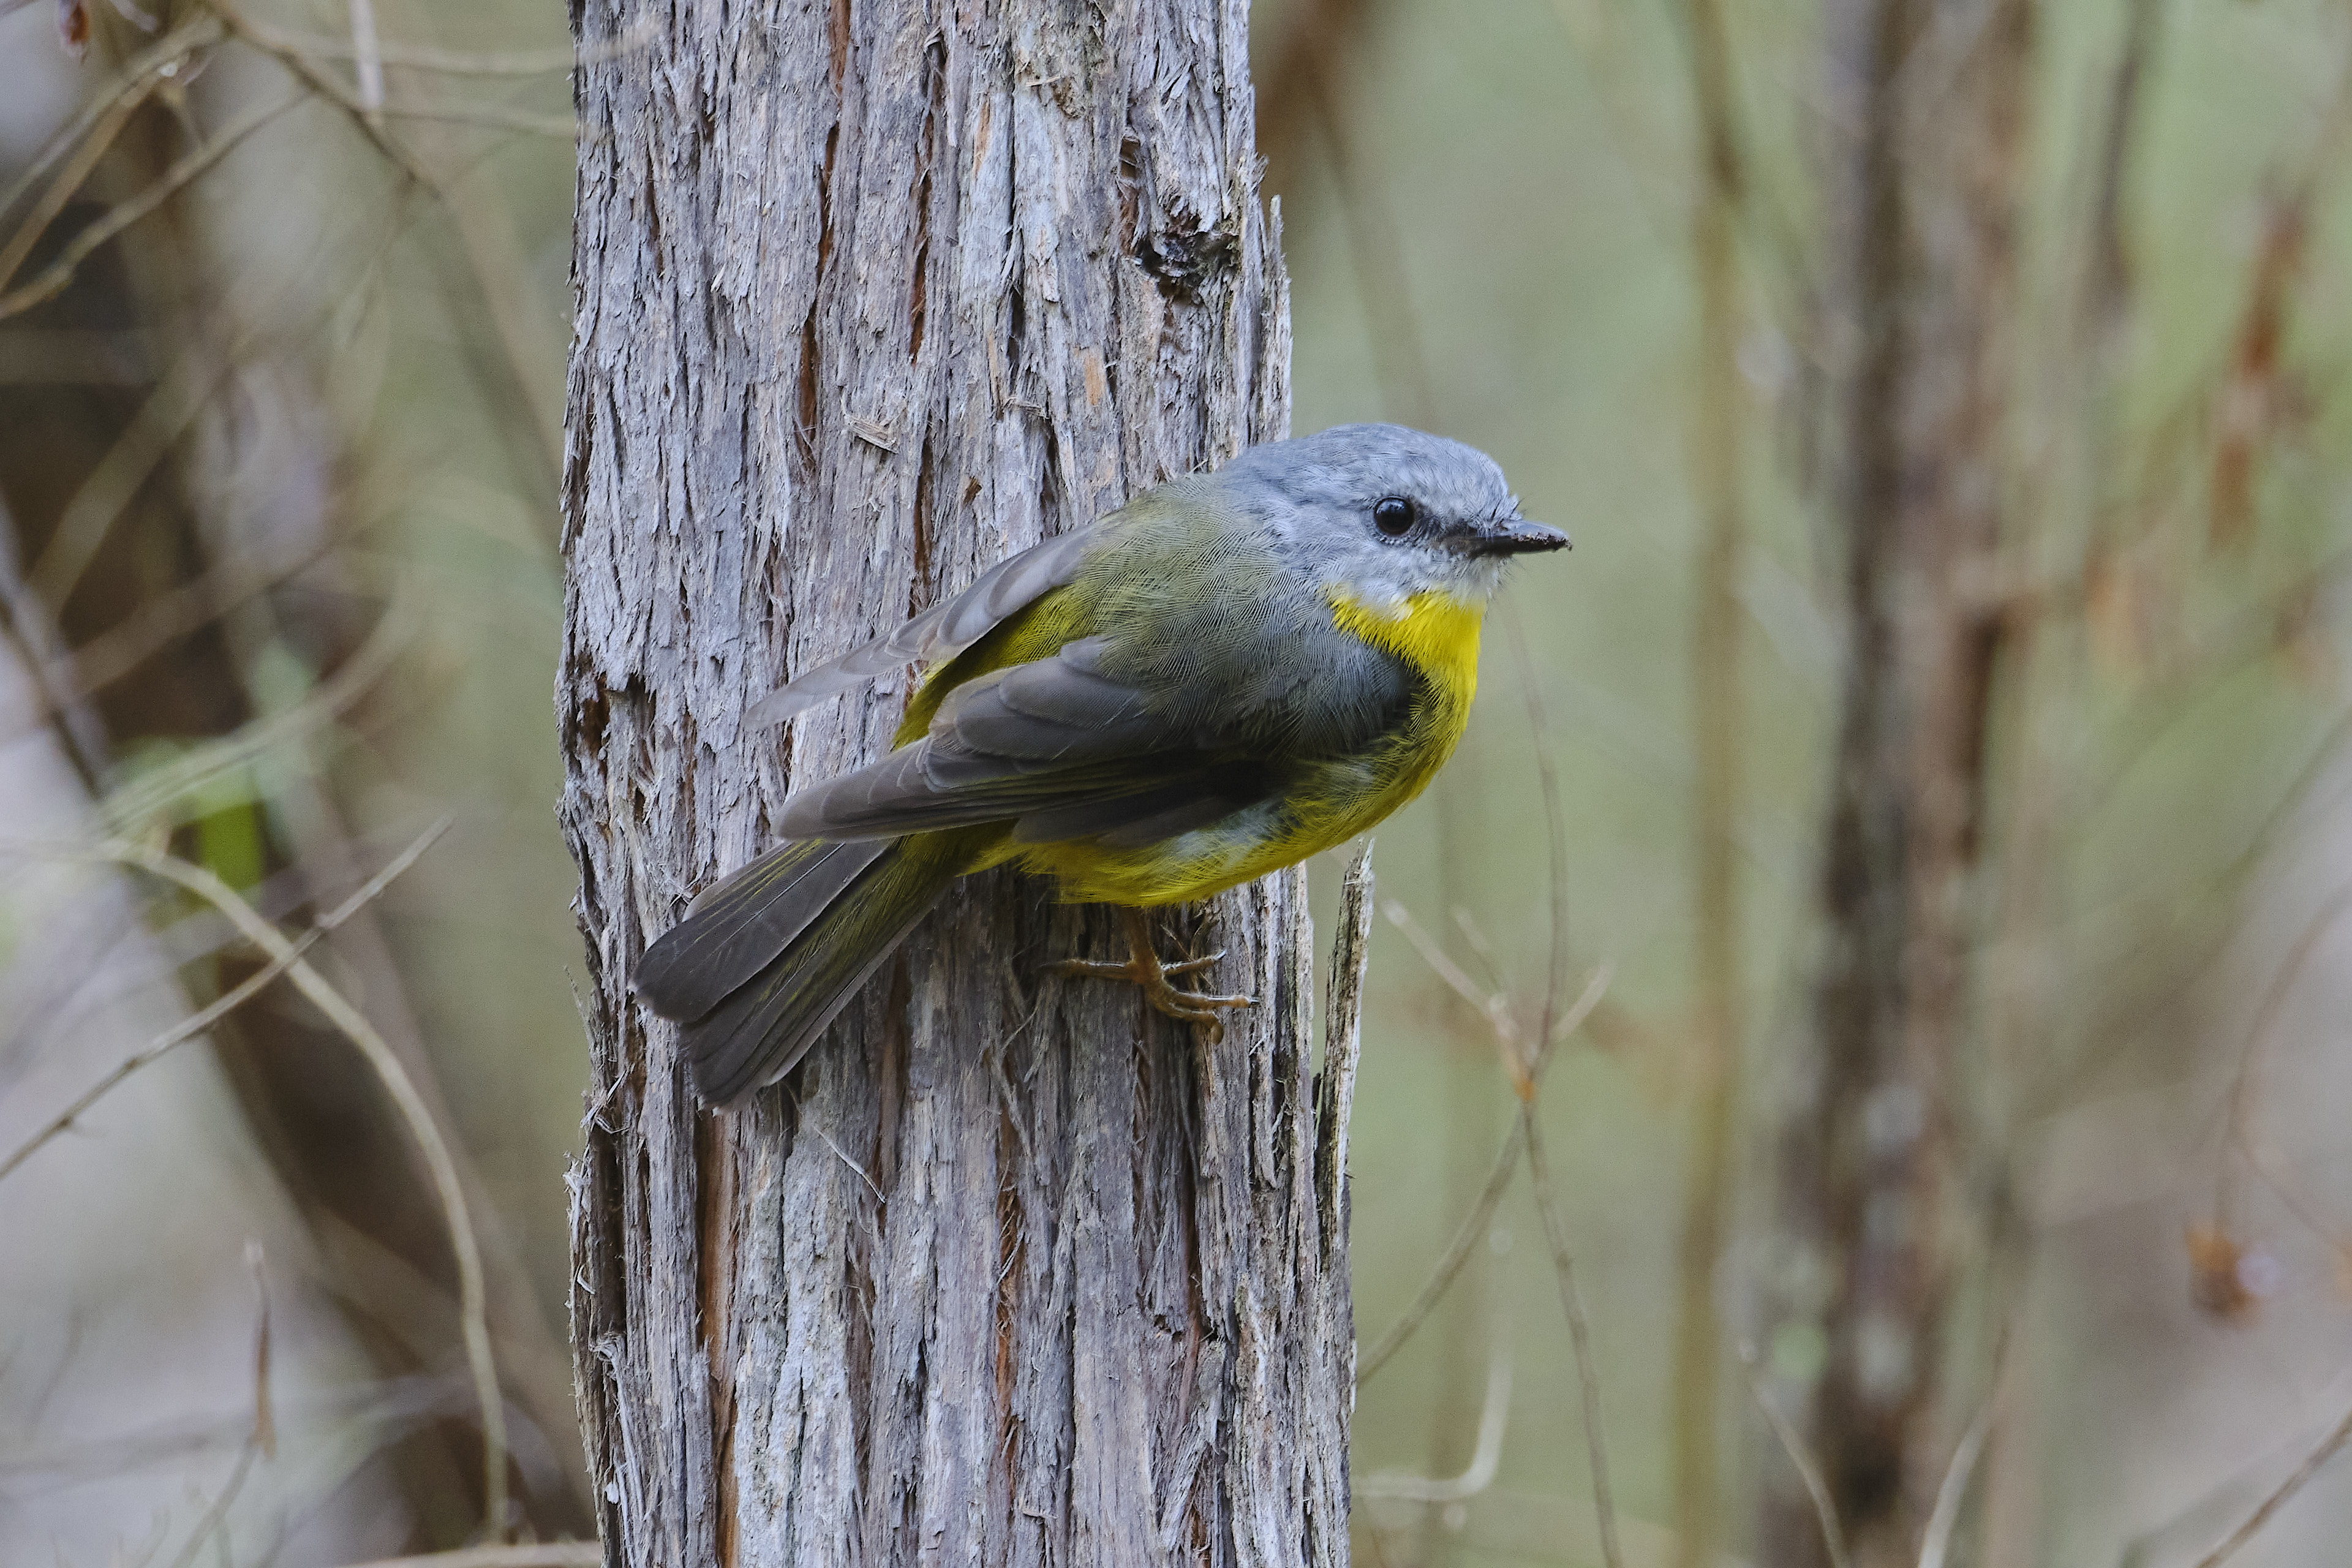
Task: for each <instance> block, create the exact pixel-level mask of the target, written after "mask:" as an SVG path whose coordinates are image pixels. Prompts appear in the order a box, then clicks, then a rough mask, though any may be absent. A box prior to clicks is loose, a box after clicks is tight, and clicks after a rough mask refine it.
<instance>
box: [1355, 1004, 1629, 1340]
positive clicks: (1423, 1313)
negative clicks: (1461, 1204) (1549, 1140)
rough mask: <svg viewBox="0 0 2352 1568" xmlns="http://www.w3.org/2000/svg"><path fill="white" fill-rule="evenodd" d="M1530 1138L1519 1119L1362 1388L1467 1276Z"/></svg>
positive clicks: (1562, 1033) (1541, 1062)
mask: <svg viewBox="0 0 2352 1568" xmlns="http://www.w3.org/2000/svg"><path fill="white" fill-rule="evenodd" d="M1609 977H1610V966H1609V965H1608V964H1606V963H1604V964H1602V965H1601V967H1600V968H1599V969H1596V970H1594V971H1593V973H1592V978H1591V981H1589V982H1588V983H1587V984H1586V985H1585V987H1584V994H1583V995H1581V996H1580V997H1578V998H1577V1003H1576V1005H1575V1006H1574V1007H1571V1008H1570V1009H1569V1011H1568V1014H1567V1016H1565V1017H1563V1018H1562V1019H1561V1020H1560V1027H1559V1029H1558V1030H1557V1031H1555V1033H1554V1034H1553V1037H1552V1038H1551V1040H1550V1041H1549V1042H1547V1043H1546V1045H1545V1046H1544V1047H1542V1048H1540V1049H1539V1050H1538V1052H1537V1053H1536V1060H1535V1065H1534V1067H1533V1068H1530V1069H1529V1072H1530V1074H1531V1076H1532V1077H1533V1078H1534V1079H1536V1080H1537V1081H1538V1083H1540V1082H1541V1081H1542V1079H1543V1071H1544V1068H1546V1067H1548V1066H1549V1065H1550V1060H1551V1047H1552V1046H1554V1045H1557V1044H1558V1043H1559V1041H1561V1040H1564V1039H1566V1038H1567V1037H1569V1036H1570V1035H1572V1034H1574V1033H1575V1032H1576V1030H1577V1027H1578V1026H1580V1025H1581V1024H1582V1023H1583V1022H1584V1020H1585V1019H1586V1018H1588V1017H1590V1016H1591V1014H1592V1011H1593V1009H1594V1008H1596V1007H1598V1006H1599V1005H1601V997H1602V996H1603V995H1605V994H1607V993H1608V990H1609ZM1526 1136H1527V1129H1526V1126H1525V1124H1524V1123H1523V1122H1521V1121H1518V1120H1517V1118H1514V1119H1513V1121H1512V1122H1511V1131H1510V1132H1509V1134H1508V1135H1507V1136H1506V1137H1505V1138H1504V1140H1503V1146H1502V1147H1501V1148H1500V1149H1498V1150H1496V1152H1495V1163H1494V1166H1493V1167H1492V1169H1491V1170H1489V1171H1488V1173H1487V1175H1486V1186H1485V1187H1484V1188H1482V1189H1481V1190H1480V1192H1479V1194H1478V1201H1477V1202H1476V1203H1475V1204H1474V1205H1471V1208H1470V1212H1469V1213H1468V1214H1467V1215H1464V1216H1463V1220H1462V1223H1461V1224H1460V1225H1459V1226H1455V1227H1454V1238H1453V1239H1452V1240H1451V1241H1449V1242H1447V1243H1446V1246H1445V1251H1444V1255H1443V1256H1442V1257H1440V1258H1439V1259H1438V1261H1437V1267H1436V1268H1433V1269H1432V1270H1430V1275H1429V1278H1428V1279H1426V1280H1425V1281H1423V1284H1422V1287H1421V1289H1420V1291H1419V1293H1417V1294H1416V1295H1415V1296H1414V1297H1413V1299H1412V1305H1411V1306H1409V1307H1407V1308H1406V1309H1405V1310H1404V1312H1403V1314H1402V1316H1401V1317H1399V1318H1398V1319H1397V1321H1395V1322H1393V1323H1391V1324H1390V1325H1389V1328H1388V1331H1387V1332H1385V1333H1383V1334H1381V1337H1380V1338H1379V1339H1378V1340H1376V1341H1374V1342H1373V1344H1372V1348H1371V1349H1370V1351H1369V1352H1365V1354H1364V1355H1363V1356H1362V1358H1361V1359H1360V1362H1359V1363H1357V1368H1356V1382H1357V1384H1359V1385H1361V1384H1364V1383H1365V1382H1366V1381H1368V1380H1369V1379H1370V1377H1371V1375H1372V1373H1376V1372H1378V1371H1380V1370H1381V1367H1382V1366H1384V1365H1386V1364H1387V1363H1388V1361H1389V1358H1390V1357H1391V1356H1393V1355H1395V1354H1396V1352H1398V1351H1400V1350H1402V1349H1403V1348H1404V1342H1405V1341H1407V1340H1409V1339H1411V1338H1412V1335H1413V1331H1415V1330H1417V1329H1419V1328H1420V1327H1421V1325H1422V1324H1423V1321H1426V1320H1427V1319H1428V1317H1429V1314H1430V1313H1431V1312H1433V1311H1435V1310H1437V1303H1438V1302H1439V1301H1440V1300H1443V1299H1444V1295H1445V1292H1446V1290H1447V1289H1448V1288H1450V1287H1451V1286H1452V1285H1453V1283H1454V1277H1455V1276H1456V1275H1458V1274H1460V1273H1461V1272H1462V1266H1463V1265H1464V1264H1465V1263H1466V1262H1467V1261H1469V1258H1470V1249H1471V1248H1472V1247H1475V1246H1477V1245H1478V1238H1479V1237H1482V1236H1484V1235H1486V1227H1487V1226H1488V1225H1489V1224H1491V1223H1492V1222H1493V1220H1494V1218H1495V1210H1496V1208H1497V1207H1498V1206H1500V1205H1501V1204H1502V1201H1503V1194H1504V1193H1506V1192H1507V1191H1508V1190H1509V1188H1510V1185H1511V1175H1512V1173H1514V1172H1515V1171H1517V1169H1518V1165H1519V1152H1520V1149H1521V1147H1522V1146H1523V1145H1522V1140H1523V1139H1525V1137H1526Z"/></svg>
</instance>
